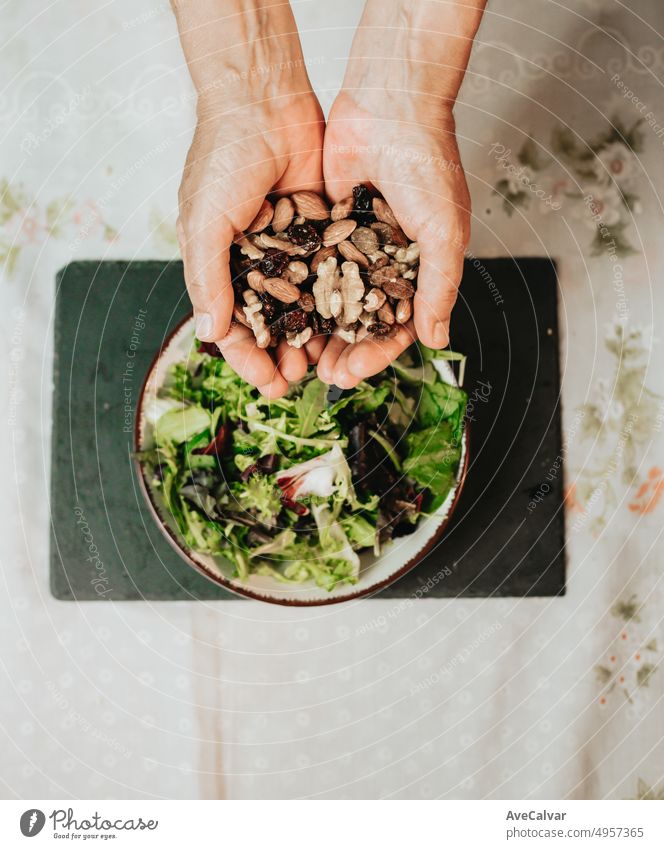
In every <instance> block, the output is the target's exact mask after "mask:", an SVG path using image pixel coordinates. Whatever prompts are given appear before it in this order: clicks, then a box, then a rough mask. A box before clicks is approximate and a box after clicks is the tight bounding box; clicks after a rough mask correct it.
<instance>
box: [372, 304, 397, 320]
mask: <svg viewBox="0 0 664 849" xmlns="http://www.w3.org/2000/svg"><path fill="white" fill-rule="evenodd" d="M376 315H377V316H378V318H379V319H380V320H381V321H382V322H383V324H394V310H393V309H392V307H391V306H390V305H389V304H388V303H387V302H385V303H384V304H383V306H382V307H381V308H380V309H379V310H378V312H377V313H376Z"/></svg>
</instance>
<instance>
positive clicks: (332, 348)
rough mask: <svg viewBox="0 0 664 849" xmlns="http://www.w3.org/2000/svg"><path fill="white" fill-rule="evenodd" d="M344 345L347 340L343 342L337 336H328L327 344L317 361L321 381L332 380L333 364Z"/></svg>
mask: <svg viewBox="0 0 664 849" xmlns="http://www.w3.org/2000/svg"><path fill="white" fill-rule="evenodd" d="M346 347H348V342H344V340H343V339H341V338H339V336H334V335H333V336H328V340H327V345H326V346H325V350H324V351H323V353H322V354H321V356H320V360H319V361H318V377H319V378H320V379H321V380H322V381H323V383H333V382H334V366H335V364H336V362H337V360H338V359H339V355H340V354H341V352H342V351H343V350H344V348H346Z"/></svg>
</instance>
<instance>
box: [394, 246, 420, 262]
mask: <svg viewBox="0 0 664 849" xmlns="http://www.w3.org/2000/svg"><path fill="white" fill-rule="evenodd" d="M394 258H395V259H396V261H397V262H405V263H407V264H408V265H414V264H415V263H416V262H419V259H420V246H419V245H418V244H417V242H411V243H410V244H409V245H408V247H407V248H399V250H398V251H397V252H396V253H395V254H394Z"/></svg>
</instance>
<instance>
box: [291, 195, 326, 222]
mask: <svg viewBox="0 0 664 849" xmlns="http://www.w3.org/2000/svg"><path fill="white" fill-rule="evenodd" d="M291 200H292V201H293V203H294V204H295V209H296V210H297V214H298V215H301V216H302V217H303V218H308V219H309V220H310V221H325V219H326V218H329V217H330V210H329V209H328V208H327V204H326V203H325V201H324V200H323V198H322V197H321V196H320V195H317V194H316V192H294V193H293V194H292V195H291Z"/></svg>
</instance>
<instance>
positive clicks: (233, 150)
mask: <svg viewBox="0 0 664 849" xmlns="http://www.w3.org/2000/svg"><path fill="white" fill-rule="evenodd" d="M307 85H308V81H307ZM323 128H324V121H323V116H322V112H321V109H320V106H319V104H318V101H317V99H316V97H315V95H314V94H313V92H312V91H311V89H310V88H307V87H304V88H303V90H301V91H295V90H291V91H289V92H288V93H285V94H278V95H272V96H270V97H268V98H264V99H262V100H258V101H256V102H252V99H251V97H250V96H249V97H246V98H245V102H239V103H237V105H234V106H230V107H229V105H228V103H223V104H219V103H217V102H215V101H214V100H213V99H212V100H210V101H209V102H206V100H205V98H204V97H203V98H201V99H199V108H198V124H197V127H196V131H195V135H194V139H193V142H192V144H191V148H190V150H189V154H188V156H187V162H186V165H185V169H184V173H183V177H182V183H181V185H180V192H179V206H180V216H179V219H178V225H177V229H178V239H179V242H180V249H181V252H182V258H183V261H184V271H185V279H186V283H187V289H188V292H189V296H190V298H191V301H192V304H193V306H194V313H195V317H196V334H197V336H198V338H199V339H201V340H203V341H208V342H216V343H217V345H218V347H219V349H220V350H221V352H222V354H223V356H224V358H225V359H226V360H227V361H228V363H229V364H230V365H231V366H232V368H234V369H235V371H237V373H238V374H239V375H240V376H241V377H242V378H244V379H245V380H246V381H247V382H249V383H251V384H252V385H254V386H257V387H258V388H259V389H260V391H261V392H262V393H263V394H264V395H266V396H267V397H271V398H276V397H279V396H281V395H283V394H284V393H285V392H286V391H287V389H288V381H297V380H300V379H301V378H302V377H304V375H305V373H306V370H307V366H308V363H312V362H316V361H317V359H318V356H319V355H320V352H321V350H322V348H323V345H324V343H323V341H322V340H320V339H314V340H312V341H311V342H310V343H308V345H307V346H306V347H305V348H303V349H299V350H298V349H295V348H290V347H289V346H288V345H286V344H285V343H283V344H281V345H280V346H279V347H278V348H276V349H274V350H273V351H272V352H269V351H268V350H261V349H259V348H257V346H256V343H255V339H254V336H253V333H252V332H251V331H250V330H249V329H248V328H246V327H243V326H241V325H238V324H235V323H233V324H231V318H232V314H233V303H234V293H233V286H232V282H231V274H232V272H231V268H230V265H229V260H230V246H231V243H232V242H233V239H234V238H235V237H236V236H237V234H238V233H240V232H241V231H243V230H246V229H247V228H248V227H249V225H250V224H251V222H252V221H253V220H254V218H255V217H256V215H257V213H258V212H259V210H260V208H261V205H262V204H263V201H264V200H265V197H266V195H267V194H268V193H271V192H274V193H275V194H279V193H280V192H284V193H287V194H290V193H292V192H294V191H296V190H298V189H311V190H314V191H318V192H320V191H322V145H323Z"/></svg>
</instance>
